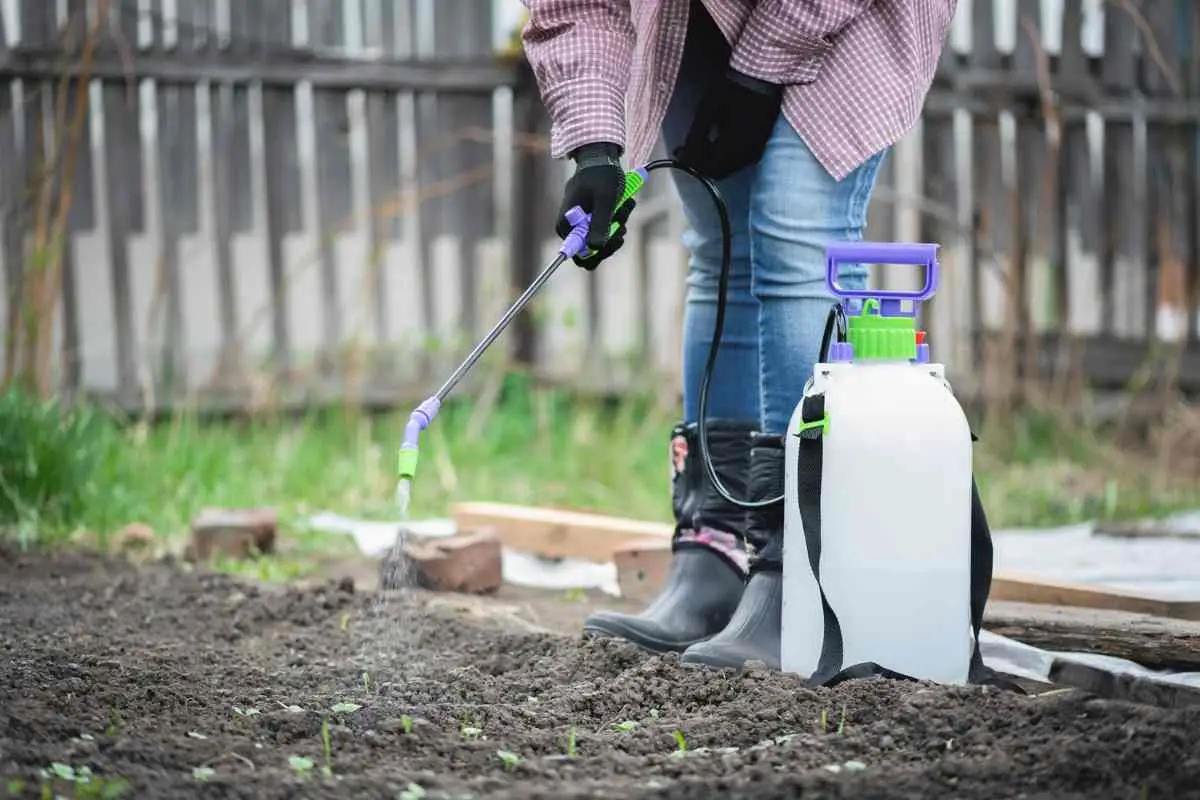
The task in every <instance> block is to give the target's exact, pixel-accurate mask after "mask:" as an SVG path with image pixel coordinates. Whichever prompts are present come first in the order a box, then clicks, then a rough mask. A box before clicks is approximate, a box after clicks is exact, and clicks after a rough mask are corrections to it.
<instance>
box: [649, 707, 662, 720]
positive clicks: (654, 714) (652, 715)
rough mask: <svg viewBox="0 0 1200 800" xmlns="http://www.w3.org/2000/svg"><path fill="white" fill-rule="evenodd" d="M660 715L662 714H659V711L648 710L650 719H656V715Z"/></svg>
mask: <svg viewBox="0 0 1200 800" xmlns="http://www.w3.org/2000/svg"><path fill="white" fill-rule="evenodd" d="M661 713H662V712H661V711H659V710H658V709H657V708H652V709H650V718H651V719H658V715H659V714H661Z"/></svg>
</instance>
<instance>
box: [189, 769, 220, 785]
mask: <svg viewBox="0 0 1200 800" xmlns="http://www.w3.org/2000/svg"><path fill="white" fill-rule="evenodd" d="M215 774H216V770H214V769H213V768H212V767H195V768H193V769H192V777H193V778H194V779H196V780H198V781H201V782H203V781H206V780H208V779H209V778H211V777H212V776H213V775H215Z"/></svg>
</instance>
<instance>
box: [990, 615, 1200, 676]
mask: <svg viewBox="0 0 1200 800" xmlns="http://www.w3.org/2000/svg"><path fill="white" fill-rule="evenodd" d="M983 626H984V628H986V629H987V630H989V631H991V632H992V633H995V634H997V635H1000V636H1006V637H1008V638H1010V639H1015V640H1017V641H1019V642H1023V643H1025V644H1028V645H1031V646H1033V647H1038V648H1041V649H1043V650H1050V651H1059V652H1075V653H1096V654H1098V655H1104V656H1112V657H1114V658H1124V659H1127V660H1129V661H1133V662H1135V663H1137V664H1141V665H1142V666H1144V667H1147V668H1149V669H1164V670H1176V671H1180V672H1189V671H1200V623H1197V622H1190V621H1186V620H1178V619H1170V618H1166V617H1156V616H1152V615H1148V614H1131V613H1129V612H1126V611H1110V610H1105V609H1095V608H1073V607H1070V606H1053V605H1034V604H1030V603H1014V602H1009V601H1005V600H993V601H989V602H988V605H987V608H986V609H985V610H984V614H983Z"/></svg>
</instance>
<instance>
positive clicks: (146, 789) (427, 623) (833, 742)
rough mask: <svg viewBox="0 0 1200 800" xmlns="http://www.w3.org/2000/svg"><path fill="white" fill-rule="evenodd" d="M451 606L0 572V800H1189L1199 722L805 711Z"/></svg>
mask: <svg viewBox="0 0 1200 800" xmlns="http://www.w3.org/2000/svg"><path fill="white" fill-rule="evenodd" d="M452 600H453V598H445V597H430V596H429V595H424V594H403V595H400V596H393V597H391V598H389V599H388V601H387V602H386V603H384V602H382V600H381V598H380V596H378V595H374V594H363V593H356V592H355V591H354V590H353V585H352V583H350V582H349V581H343V582H342V583H341V584H340V585H339V584H335V583H331V584H329V585H326V586H321V587H315V588H313V587H310V588H306V589H299V588H290V589H284V588H268V587H262V586H256V585H251V584H248V583H244V582H240V581H237V580H234V579H231V578H229V577H226V576H222V575H214V574H211V573H205V572H202V571H193V572H188V571H182V570H180V569H177V568H175V567H172V566H169V565H156V566H151V567H142V568H136V567H133V566H131V565H127V564H124V563H121V562H117V561H114V560H109V559H105V558H100V557H93V556H85V555H79V554H75V555H67V554H61V555H58V556H47V555H37V556H34V555H15V554H13V553H11V552H9V553H0V726H2V727H0V776H2V778H3V784H0V791H3V790H5V789H7V790H9V791H10V792H11V793H12V796H30V797H37V796H42V795H41V792H42V791H43V786H44V785H50V786H52V788H53V789H54V790H55V791H57V792H59V793H60V794H61V795H63V796H67V797H71V796H75V797H117V796H120V797H139V798H160V797H161V798H168V797H169V798H178V797H193V796H194V797H247V798H249V797H254V798H276V797H280V798H282V797H355V798H373V797H380V798H398V797H414V798H415V797H425V798H443V797H444V798H450V797H455V798H457V797H462V798H466V797H480V798H482V797H497V798H505V797H509V798H527V797H545V798H571V797H613V796H617V797H672V798H698V797H709V796H720V797H755V798H763V797H795V796H799V795H800V794H802V793H803V794H804V796H831V797H832V796H836V797H855V798H871V797H914V798H915V797H920V798H935V797H1047V798H1050V797H1053V798H1064V797H1080V798H1098V797H1104V798H1122V797H1128V798H1142V797H1150V798H1156V797H1170V798H1185V797H1200V739H1197V736H1196V731H1197V730H1200V709H1196V708H1192V709H1179V710H1164V709H1158V708H1151V707H1143V706H1135V705H1129V704H1123V703H1116V702H1109V701H1103V700H1097V699H1092V698H1089V697H1087V696H1086V695H1083V694H1080V693H1077V692H1074V691H1064V692H1056V693H1051V694H1048V695H1043V696H1038V697H1032V696H1022V695H1018V694H1012V693H1008V692H1003V691H999V690H996V689H984V688H970V689H958V690H948V689H942V688H937V687H931V686H925V685H920V684H913V683H907V682H889V681H885V680H870V681H864V682H857V683H851V684H845V685H842V686H840V687H837V688H834V689H828V690H820V691H813V690H810V689H807V688H805V687H804V686H803V685H802V683H801V682H800V681H799V680H798V679H794V678H790V677H787V676H781V675H774V674H763V673H747V674H744V675H741V676H737V675H730V674H721V673H717V672H711V671H700V670H693V669H685V668H681V667H680V666H679V665H678V664H677V663H676V661H675V660H674V659H673V658H672V657H661V656H652V655H648V654H644V653H641V652H640V651H637V650H635V649H633V648H631V647H629V646H625V645H621V644H618V643H613V642H587V643H585V642H582V641H580V640H578V639H577V638H575V637H570V636H563V635H560V634H553V633H544V632H535V631H532V630H530V629H528V628H527V627H523V623H522V622H520V620H519V619H518V618H517V617H516V616H513V615H509V614H505V613H499V612H497V613H495V614H491V613H486V608H487V606H486V604H478V603H475V604H470V603H465V604H464V605H463V606H462V608H465V609H468V610H467V611H464V610H455V608H454V605H453V602H450V601H452ZM480 608H483V609H485V613H481V612H479V611H478V610H476V611H470V610H469V609H480ZM338 704H354V706H357V708H355V707H354V706H341V707H340V708H339V710H336V711H335V710H333V709H334V708H335V706H338ZM239 709H240V711H239ZM325 720H328V725H327V730H328V734H329V736H328V740H329V748H328V754H329V755H328V759H327V758H326V750H325V746H324V744H323V740H324V737H323V735H322V728H323V721H325ZM572 730H574V737H573V746H572V745H571V741H572V737H571V735H570V731H572ZM677 734H678V735H677ZM681 741H682V742H683V743H684V744H685V745H686V749H681V748H680V742H681ZM510 754H511V755H510ZM297 757H298V758H299V759H308V760H309V762H311V767H309V768H305V767H306V766H307V764H308V763H309V762H304V761H302V760H300V761H298V760H297ZM518 758H519V761H518V760H517V759H518ZM56 764H57V765H58V766H57V767H55V766H53V765H56ZM326 767H328V771H326V769H325V768H326ZM67 768H69V770H68V769H67ZM56 770H57V772H56ZM43 771H45V773H46V774H48V775H50V776H51V777H49V778H46V777H43ZM81 775H84V776H87V780H88V781H89V782H88V783H82V782H80V776H81ZM63 776H66V777H65V778H64V777H63ZM72 777H74V779H75V782H72V781H71V780H70V778H72Z"/></svg>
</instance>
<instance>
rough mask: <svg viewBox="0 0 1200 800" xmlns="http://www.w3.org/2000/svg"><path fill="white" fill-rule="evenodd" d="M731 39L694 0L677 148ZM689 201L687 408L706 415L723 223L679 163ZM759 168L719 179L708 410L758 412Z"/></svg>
mask: <svg viewBox="0 0 1200 800" xmlns="http://www.w3.org/2000/svg"><path fill="white" fill-rule="evenodd" d="M727 56H728V45H727V44H726V43H725V39H724V38H723V37H722V36H721V32H720V30H719V29H718V28H717V27H716V25H715V23H713V22H712V20H711V18H710V17H709V16H708V14H707V12H705V11H704V8H703V5H702V4H701V3H698V2H694V3H693V4H692V11H691V14H690V19H689V23H688V34H687V44H686V45H685V47H684V55H683V63H682V65H681V67H680V71H679V78H678V81H677V82H676V86H675V91H674V94H673V95H672V98H671V103H670V105H669V106H668V108H667V115H666V119H665V120H664V121H663V128H662V132H663V141H664V144H665V145H666V150H667V152H668V153H671V152H673V151H674V150H675V148H676V147H678V146H680V145H681V144H683V141H684V139H685V138H686V137H687V132H688V128H689V126H690V125H691V123H692V117H693V115H694V114H695V111H696V106H697V104H698V103H699V101H700V97H701V95H702V94H703V92H704V90H705V89H706V88H707V86H708V85H709V84H710V82H711V81H712V80H714V79H715V78H716V77H718V76H719V75H720V74H721V69H722V67H723V65H724V63H725V62H724V59H725V58H727ZM671 173H672V177H673V179H674V181H675V187H676V189H677V190H678V192H679V197H680V200H681V201H682V205H683V216H684V221H685V222H686V226H687V227H686V230H685V231H684V234H683V244H684V246H685V247H687V249H688V253H689V259H688V276H687V287H686V291H687V294H686V301H685V305H684V318H683V415H684V421H685V422H689V423H690V422H696V421H697V420H698V419H699V417H700V383H701V380H702V378H703V376H704V368H705V365H706V364H707V362H708V351H709V345H710V343H711V342H712V338H713V334H714V332H715V331H716V315H717V294H718V291H717V290H718V280H719V278H720V274H721V248H722V235H721V223H720V219H719V217H718V216H717V211H716V208H715V207H714V205H713V201H712V198H711V197H710V196H709V194H708V192H707V191H706V190H705V188H704V186H703V185H701V184H700V182H699V181H697V180H696V179H695V178H693V177H691V176H690V175H687V174H685V173H682V172H678V171H676V170H672V171H671ZM753 179H754V169H753V168H752V167H751V168H747V169H745V170H742V171H740V172H738V173H735V174H733V175H730V176H729V177H727V178H725V179H724V180H721V181H717V187H718V188H719V189H720V191H721V196H722V197H723V198H724V200H725V203H726V205H727V207H728V211H729V223H730V232H731V233H732V247H731V249H730V253H731V262H730V272H729V282H728V287H727V290H726V298H727V300H726V307H725V320H724V325H723V328H722V334H721V349H720V350H719V351H718V353H717V361H716V365H715V367H714V369H713V376H712V381H711V383H710V386H709V398H708V417H709V418H714V417H723V418H730V419H758V418H759V416H760V408H759V391H758V384H759V365H758V356H759V343H758V336H759V326H758V301H757V300H755V298H754V296H753V295H752V294H751V292H750V289H751V286H750V188H751V182H752V181H753Z"/></svg>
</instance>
